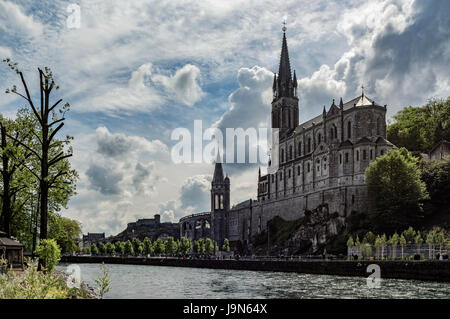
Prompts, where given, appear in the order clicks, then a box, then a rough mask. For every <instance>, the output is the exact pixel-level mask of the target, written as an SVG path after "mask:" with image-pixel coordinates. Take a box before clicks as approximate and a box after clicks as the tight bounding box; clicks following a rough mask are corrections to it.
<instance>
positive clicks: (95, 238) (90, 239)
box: [80, 233, 105, 248]
mask: <svg viewBox="0 0 450 319" xmlns="http://www.w3.org/2000/svg"><path fill="white" fill-rule="evenodd" d="M104 240H105V233H88V234H87V235H83V239H82V240H81V242H80V248H87V247H90V246H91V245H92V244H95V243H99V242H102V241H104Z"/></svg>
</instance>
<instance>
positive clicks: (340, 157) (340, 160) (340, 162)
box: [339, 154, 342, 164]
mask: <svg viewBox="0 0 450 319" xmlns="http://www.w3.org/2000/svg"><path fill="white" fill-rule="evenodd" d="M339 164H342V154H339Z"/></svg>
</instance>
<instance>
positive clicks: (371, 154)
mask: <svg viewBox="0 0 450 319" xmlns="http://www.w3.org/2000/svg"><path fill="white" fill-rule="evenodd" d="M370 160H373V150H370Z"/></svg>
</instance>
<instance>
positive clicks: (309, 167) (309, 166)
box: [308, 162, 311, 173]
mask: <svg viewBox="0 0 450 319" xmlns="http://www.w3.org/2000/svg"><path fill="white" fill-rule="evenodd" d="M310 171H311V165H310V164H309V162H308V173H309V172H310Z"/></svg>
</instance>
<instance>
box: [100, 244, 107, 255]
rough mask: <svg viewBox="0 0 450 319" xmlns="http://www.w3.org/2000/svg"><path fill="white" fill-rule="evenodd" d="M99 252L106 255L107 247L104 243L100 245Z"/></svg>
mask: <svg viewBox="0 0 450 319" xmlns="http://www.w3.org/2000/svg"><path fill="white" fill-rule="evenodd" d="M98 251H99V252H100V254H102V255H104V254H106V245H105V244H104V243H99V244H98Z"/></svg>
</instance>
